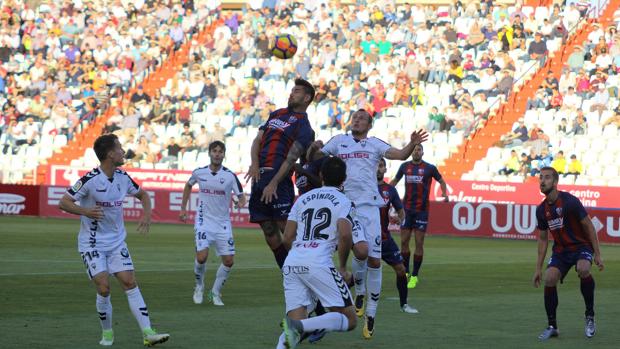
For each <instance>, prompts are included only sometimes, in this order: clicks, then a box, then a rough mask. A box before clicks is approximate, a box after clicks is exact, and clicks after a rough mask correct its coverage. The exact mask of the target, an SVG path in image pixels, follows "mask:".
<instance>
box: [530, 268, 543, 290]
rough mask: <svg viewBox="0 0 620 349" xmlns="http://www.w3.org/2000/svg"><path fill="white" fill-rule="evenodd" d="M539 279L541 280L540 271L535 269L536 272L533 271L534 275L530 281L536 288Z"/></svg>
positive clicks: (538, 284)
mask: <svg viewBox="0 0 620 349" xmlns="http://www.w3.org/2000/svg"><path fill="white" fill-rule="evenodd" d="M541 280H542V271H540V270H536V272H535V273H534V277H533V278H532V283H533V284H534V287H536V288H538V286H540V281H541Z"/></svg>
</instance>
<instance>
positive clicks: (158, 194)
mask: <svg viewBox="0 0 620 349" xmlns="http://www.w3.org/2000/svg"><path fill="white" fill-rule="evenodd" d="M66 190H67V188H66V187H64V186H42V187H41V216H46V217H76V216H75V215H72V214H68V213H66V212H63V211H61V210H60V209H59V208H58V203H59V201H60V199H61V198H62V196H63V195H64V194H65V192H66ZM145 191H146V192H147V193H148V194H149V196H150V198H151V205H152V207H153V213H152V216H151V219H152V221H153V222H159V223H181V222H180V221H179V213H180V212H181V201H182V199H183V192H181V191H170V190H151V189H146V190H145ZM198 205H199V202H198V193H192V194H191V196H190V200H189V203H188V216H189V217H188V219H187V222H186V223H188V224H193V223H194V213H195V210H196V208H197V207H198ZM123 208H124V209H123V216H124V218H125V219H126V220H128V221H137V220H140V219H141V218H142V214H143V211H142V204H141V202H140V200H138V199H136V198H135V197H133V196H127V197H126V198H125V201H124V202H123ZM231 222H232V224H233V226H234V227H237V228H249V227H257V225H255V224H252V223H250V215H249V212H248V209H247V207H245V208H242V209H240V210H237V209H232V211H231Z"/></svg>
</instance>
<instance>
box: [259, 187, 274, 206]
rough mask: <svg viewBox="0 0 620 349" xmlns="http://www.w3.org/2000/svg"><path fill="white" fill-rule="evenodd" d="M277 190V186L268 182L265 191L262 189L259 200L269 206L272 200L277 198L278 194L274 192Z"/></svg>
mask: <svg viewBox="0 0 620 349" xmlns="http://www.w3.org/2000/svg"><path fill="white" fill-rule="evenodd" d="M277 189H278V185H277V184H274V183H273V182H269V184H267V186H266V187H265V189H263V195H261V197H260V200H261V201H262V202H264V203H266V204H270V203H271V201H273V199H274V198H275V199H277V198H278V194H277V193H276V190H277Z"/></svg>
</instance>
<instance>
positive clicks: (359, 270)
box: [351, 257, 368, 296]
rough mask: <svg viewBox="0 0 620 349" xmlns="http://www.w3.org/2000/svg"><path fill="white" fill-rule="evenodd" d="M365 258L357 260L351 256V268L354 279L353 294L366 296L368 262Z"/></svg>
mask: <svg viewBox="0 0 620 349" xmlns="http://www.w3.org/2000/svg"><path fill="white" fill-rule="evenodd" d="M366 261H367V260H366V259H365V260H359V259H357V258H355V257H353V261H352V263H351V270H352V271H353V279H354V280H355V295H356V296H366V273H367V271H368V264H366Z"/></svg>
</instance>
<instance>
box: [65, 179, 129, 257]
mask: <svg viewBox="0 0 620 349" xmlns="http://www.w3.org/2000/svg"><path fill="white" fill-rule="evenodd" d="M139 190H140V187H139V186H138V184H136V182H134V181H133V179H131V177H129V175H128V174H127V172H125V171H122V170H115V171H114V175H113V176H112V178H108V176H106V174H105V173H104V172H103V171H102V170H101V168H96V169H94V170H92V171H90V172H89V173H87V174H86V175H85V176H84V177H82V178H80V179H79V180H78V181H77V182H76V183H75V185H73V187H71V188H70V189H69V190H67V194H69V196H71V197H72V198H73V199H75V200H76V201H78V202H79V204H80V206H81V207H86V208H91V207H95V206H99V207H101V209H103V219H101V220H97V219H92V218H88V217H86V216H82V217H81V219H80V220H81V225H80V233H79V235H78V250H79V251H80V252H86V251H92V250H95V251H112V250H114V249H116V248H117V247H118V246H120V245H122V244H123V243H124V242H125V237H126V236H127V231H126V230H125V223H124V222H123V201H124V200H125V196H127V195H135V194H136V193H138V191H139Z"/></svg>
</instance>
